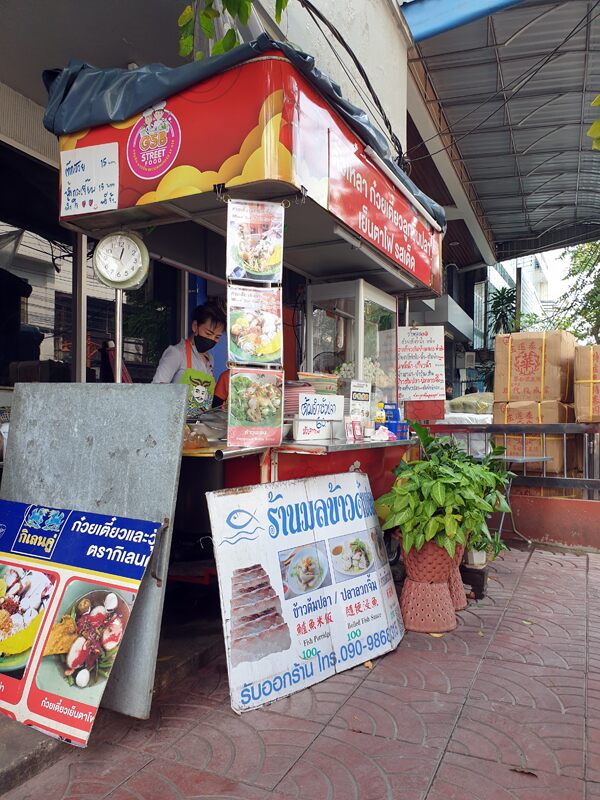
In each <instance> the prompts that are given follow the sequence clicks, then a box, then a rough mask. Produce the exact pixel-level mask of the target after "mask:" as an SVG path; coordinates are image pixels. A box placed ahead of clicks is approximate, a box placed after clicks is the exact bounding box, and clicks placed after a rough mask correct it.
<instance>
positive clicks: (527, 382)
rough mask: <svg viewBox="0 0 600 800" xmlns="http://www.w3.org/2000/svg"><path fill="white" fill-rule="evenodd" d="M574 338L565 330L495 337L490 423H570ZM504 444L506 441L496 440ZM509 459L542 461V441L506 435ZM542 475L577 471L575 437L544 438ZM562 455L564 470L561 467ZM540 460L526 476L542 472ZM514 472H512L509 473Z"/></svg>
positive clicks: (528, 437)
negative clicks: (492, 417)
mask: <svg viewBox="0 0 600 800" xmlns="http://www.w3.org/2000/svg"><path fill="white" fill-rule="evenodd" d="M574 361H575V337H574V336H573V334H571V333H568V332H567V331H546V332H544V333H533V332H532V333H529V332H527V333H512V334H502V335H500V336H497V337H496V370H495V378H494V424H497V425H498V424H499V425H503V424H505V425H538V424H539V425H542V424H552V423H563V422H574V420H575V415H574V410H573V406H572V405H571V404H572V403H573V384H574V376H573V373H574ZM498 443H499V444H504V437H499V441H498ZM506 452H507V455H509V456H511V455H512V456H521V455H526V456H542V455H543V454H544V439H543V437H542V436H541V435H540V436H535V435H533V434H531V435H528V436H526V437H525V452H523V437H522V436H520V435H519V434H511V435H509V436H507V440H506ZM545 454H546V456H548V457H550V459H551V460H550V461H548V462H546V472H547V473H549V474H563V471H564V469H565V466H566V469H567V470H573V469H576V468H577V448H576V441H575V439H574V438H573V437H569V438H568V439H567V447H566V452H565V448H564V447H563V437H562V436H560V435H550V434H548V435H546V437H545ZM565 455H566V465H565ZM543 468H544V464H543V463H542V462H541V461H538V462H532V463H530V464H528V465H527V472H528V473H530V474H531V473H534V472H542V470H543ZM513 469H515V471H516V468H513Z"/></svg>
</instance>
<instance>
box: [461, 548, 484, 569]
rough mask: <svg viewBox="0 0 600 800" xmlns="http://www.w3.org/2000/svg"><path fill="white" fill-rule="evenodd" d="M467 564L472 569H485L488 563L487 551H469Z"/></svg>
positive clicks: (467, 552)
mask: <svg viewBox="0 0 600 800" xmlns="http://www.w3.org/2000/svg"><path fill="white" fill-rule="evenodd" d="M466 557H467V564H468V565H469V566H470V567H479V568H481V567H485V565H486V563H487V553H486V552H485V550H467V551H466Z"/></svg>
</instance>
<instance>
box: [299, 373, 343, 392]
mask: <svg viewBox="0 0 600 800" xmlns="http://www.w3.org/2000/svg"><path fill="white" fill-rule="evenodd" d="M298 378H299V379H300V380H301V381H306V382H307V383H310V385H311V386H312V387H313V389H314V390H315V392H316V393H317V394H337V385H338V379H337V375H329V373H327V372H299V373H298Z"/></svg>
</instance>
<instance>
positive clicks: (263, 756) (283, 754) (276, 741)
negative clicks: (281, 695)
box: [162, 710, 323, 789]
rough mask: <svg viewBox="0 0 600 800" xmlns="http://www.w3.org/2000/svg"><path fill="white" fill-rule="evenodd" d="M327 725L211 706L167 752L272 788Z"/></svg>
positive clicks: (176, 758) (170, 757) (184, 761)
mask: <svg viewBox="0 0 600 800" xmlns="http://www.w3.org/2000/svg"><path fill="white" fill-rule="evenodd" d="M322 729H323V726H322V725H319V724H317V723H315V722H313V721H312V720H299V719H296V718H294V717H288V716H284V715H283V714H272V713H269V712H267V711H262V710H261V711H248V712H246V713H244V714H241V715H237V714H235V713H234V712H233V711H231V710H228V711H211V712H209V713H206V714H205V715H204V716H203V717H202V719H199V720H198V724H197V725H196V727H195V728H193V729H192V730H190V731H188V732H187V733H185V734H184V735H183V736H182V737H181V738H180V739H178V740H177V741H176V742H175V743H174V744H173V745H172V746H171V747H167V748H165V749H164V750H163V753H162V755H163V757H164V758H166V759H168V760H170V761H176V762H177V763H180V764H188V765H190V766H193V767H195V768H196V769H199V770H204V771H206V772H214V773H216V774H217V775H224V776H227V777H228V778H230V779H231V780H234V781H241V782H245V783H251V784H253V785H255V786H261V787H263V788H267V789H272V788H273V787H274V786H275V784H276V783H277V782H278V781H280V780H281V778H282V777H283V776H284V775H285V773H286V772H287V771H288V770H289V769H290V767H292V765H293V764H295V762H296V761H297V760H298V759H299V758H300V757H301V756H302V754H303V752H304V751H305V750H306V748H307V747H309V745H310V744H311V743H312V742H313V740H314V739H315V738H316V737H317V735H318V734H319V733H320V732H321V730H322Z"/></svg>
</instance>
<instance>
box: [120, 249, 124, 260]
mask: <svg viewBox="0 0 600 800" xmlns="http://www.w3.org/2000/svg"><path fill="white" fill-rule="evenodd" d="M124 252H125V248H124V247H123V248H122V249H121V255H120V256H119V261H121V259H122V258H123V253H124Z"/></svg>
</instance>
